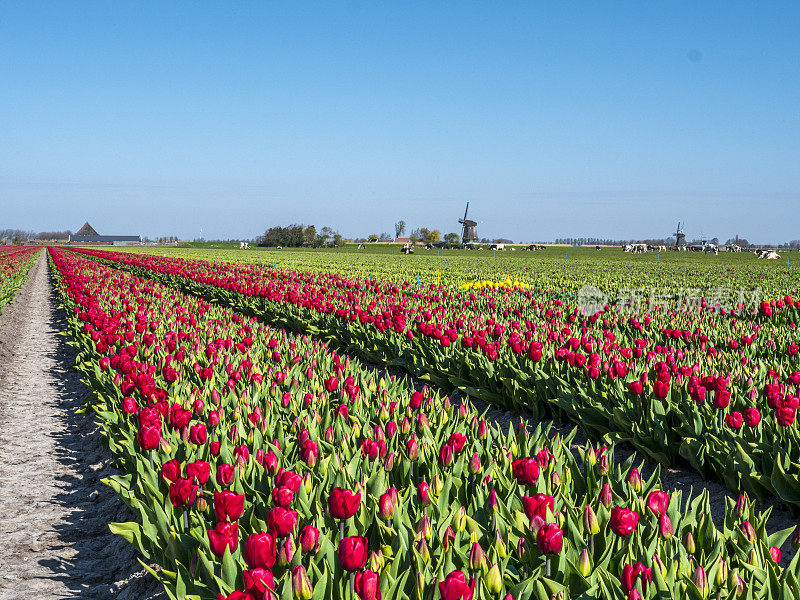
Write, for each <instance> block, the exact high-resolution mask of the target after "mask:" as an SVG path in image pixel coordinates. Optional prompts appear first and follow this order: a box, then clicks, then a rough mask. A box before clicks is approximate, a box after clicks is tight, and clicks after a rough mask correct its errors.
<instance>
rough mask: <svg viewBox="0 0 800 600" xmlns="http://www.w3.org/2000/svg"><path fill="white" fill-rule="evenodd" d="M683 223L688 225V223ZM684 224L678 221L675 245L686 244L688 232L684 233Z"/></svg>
mask: <svg viewBox="0 0 800 600" xmlns="http://www.w3.org/2000/svg"><path fill="white" fill-rule="evenodd" d="M683 225H686V223H684V224H683ZM683 225H681V222H680V221H678V229H677V230H676V231H675V245H676V246H678V247H679V248H680V247H681V246H685V245H686V234H685V233H683Z"/></svg>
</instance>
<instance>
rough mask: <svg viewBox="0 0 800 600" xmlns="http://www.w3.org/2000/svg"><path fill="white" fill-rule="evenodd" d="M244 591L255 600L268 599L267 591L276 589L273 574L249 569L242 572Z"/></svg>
mask: <svg viewBox="0 0 800 600" xmlns="http://www.w3.org/2000/svg"><path fill="white" fill-rule="evenodd" d="M242 579H243V581H244V589H246V590H247V592H248V593H249V594H250V595H251V596H253V597H255V598H268V597H269V596H267V595H265V594H267V590H274V589H275V580H274V579H273V578H272V572H270V571H268V570H266V569H249V570H245V571H244V572H242Z"/></svg>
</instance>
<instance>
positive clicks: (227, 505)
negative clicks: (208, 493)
mask: <svg viewBox="0 0 800 600" xmlns="http://www.w3.org/2000/svg"><path fill="white" fill-rule="evenodd" d="M214 513H215V514H216V515H217V521H236V520H238V519H239V517H241V516H242V514H243V513H244V494H237V493H235V492H232V491H230V490H225V491H223V492H216V491H215V492H214Z"/></svg>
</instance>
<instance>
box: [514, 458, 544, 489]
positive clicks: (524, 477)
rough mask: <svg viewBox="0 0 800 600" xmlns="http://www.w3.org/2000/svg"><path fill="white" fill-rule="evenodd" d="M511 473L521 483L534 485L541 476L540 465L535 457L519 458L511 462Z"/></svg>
mask: <svg viewBox="0 0 800 600" xmlns="http://www.w3.org/2000/svg"><path fill="white" fill-rule="evenodd" d="M511 474H512V475H513V476H514V479H516V480H517V483H519V484H521V485H534V484H536V480H537V479H538V478H539V465H538V464H537V463H536V459H535V458H519V459H517V460H515V461H514V462H513V463H511Z"/></svg>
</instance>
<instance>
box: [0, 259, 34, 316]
mask: <svg viewBox="0 0 800 600" xmlns="http://www.w3.org/2000/svg"><path fill="white" fill-rule="evenodd" d="M38 254H39V248H35V247H32V246H2V247H0V313H2V312H3V306H4V305H6V304H8V303H9V302H11V300H12V299H13V298H14V293H15V292H16V291H17V290H18V289H19V288H20V286H21V285H22V284H23V283H25V279H27V277H28V271H30V268H31V267H32V266H33V263H34V262H35V260H36V256H37V255H38Z"/></svg>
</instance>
